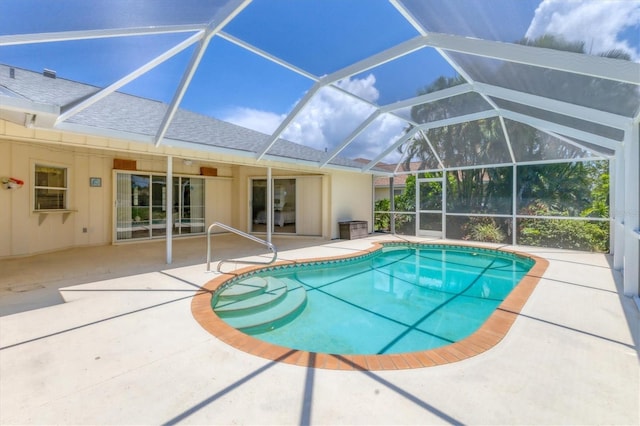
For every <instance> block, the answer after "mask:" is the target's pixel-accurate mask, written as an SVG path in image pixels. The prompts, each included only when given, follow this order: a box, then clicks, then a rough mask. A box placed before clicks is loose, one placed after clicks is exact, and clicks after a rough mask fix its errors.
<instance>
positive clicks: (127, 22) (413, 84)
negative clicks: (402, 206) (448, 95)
mask: <svg viewBox="0 0 640 426" xmlns="http://www.w3.org/2000/svg"><path fill="white" fill-rule="evenodd" d="M405 3H406V4H407V5H408V7H409V8H410V10H411V11H412V13H413V14H414V15H415V16H417V17H418V18H419V19H421V20H422V22H424V24H425V26H427V29H428V30H430V31H434V32H452V33H455V34H458V35H464V36H472V37H479V38H485V39H490V40H498V41H506V42H512V41H515V40H518V39H520V38H522V37H524V36H529V37H537V36H540V35H542V34H545V33H553V34H557V35H561V36H563V37H564V38H567V39H569V40H576V41H584V42H585V45H587V46H589V48H590V49H591V50H592V52H593V53H598V52H600V51H605V50H609V49H614V48H618V49H622V50H625V51H627V52H629V54H630V55H631V56H632V58H633V60H635V61H639V60H640V41H639V37H640V1H636V0H619V1H615V0H589V1H578V0H576V1H574V0H542V1H541V0H428V1H427V0H407V1H406V2H405ZM219 4H220V3H219V2H211V1H204V0H180V1H177V0H153V1H151V0H148V1H128V0H91V1H86V0H58V1H48V0H0V10H1V11H2V13H0V35H7V34H21V33H39V32H53V31H64V30H83V29H92V28H115V27H119V26H145V25H166V24H185V23H189V22H207V21H208V19H209V17H211V16H213V15H214V13H215V12H216V11H217V7H218V6H219ZM224 31H225V32H227V33H229V34H231V35H233V36H235V37H238V38H241V39H243V40H245V41H247V42H248V43H250V44H253V45H254V46H256V47H258V48H260V49H263V50H266V51H269V52H270V53H272V54H273V55H275V56H277V57H279V58H281V59H283V60H285V61H288V62H290V63H292V64H294V65H296V66H298V67H300V68H302V69H304V70H306V71H308V72H310V73H312V74H314V75H317V76H322V75H325V74H329V73H332V72H335V71H337V70H339V69H341V68H343V67H345V66H347V65H349V64H352V63H354V62H357V61H358V60H361V59H364V58H366V57H368V56H369V55H372V54H374V53H377V52H380V51H382V50H385V49H387V48H390V47H392V46H394V45H397V44H399V43H401V42H403V41H406V40H408V39H411V38H413V37H415V36H417V35H418V32H417V31H416V30H415V29H414V28H413V27H412V26H411V25H410V24H409V23H407V21H406V20H405V19H404V18H403V17H402V15H401V14H400V13H399V12H398V11H397V10H396V9H395V8H394V7H393V5H392V4H390V3H389V2H388V1H387V0H254V1H253V2H252V3H251V4H250V5H249V6H248V7H247V8H246V9H245V10H244V11H243V12H241V14H240V15H239V16H238V17H237V18H236V19H235V20H234V21H232V22H231V23H230V24H229V25H227V27H226V28H225V29H224ZM189 35H190V34H187V33H179V34H168V35H160V36H138V37H124V38H116V39H99V40H85V41H74V42H62V43H41V44H35V45H19V46H1V47H0V63H6V64H10V65H14V66H17V67H21V68H27V69H31V70H35V71H42V69H44V68H49V69H54V70H56V71H57V73H58V76H59V77H61V78H67V79H71V80H77V81H82V82H86V83H89V84H94V85H96V86H105V85H108V84H110V83H112V82H114V81H117V80H118V79H120V78H122V77H123V76H125V75H126V74H127V73H129V72H131V71H133V70H134V69H136V68H137V67H139V66H141V65H143V64H144V63H145V62H147V61H149V60H151V59H152V58H154V57H155V56H157V55H159V54H160V53H162V52H163V51H164V50H165V49H168V48H170V47H171V46H174V45H176V44H177V43H179V42H181V41H182V40H184V39H185V38H187V37H188V36H189ZM192 51H193V48H190V49H187V50H186V51H184V52H182V53H180V54H178V55H176V56H175V57H173V58H171V59H170V60H168V61H166V62H165V63H163V64H162V65H160V66H158V67H157V68H156V69H154V70H152V71H151V72H149V73H147V74H146V75H144V76H142V77H140V78H138V79H137V80H135V81H134V82H132V83H130V84H129V85H127V86H125V87H124V88H123V89H122V90H123V91H126V92H129V93H132V94H136V95H139V96H144V97H149V98H153V99H157V100H160V101H163V102H169V101H170V100H171V97H172V95H173V91H174V90H175V87H176V86H177V84H178V82H179V80H180V77H181V74H182V72H183V70H184V69H185V67H186V65H187V63H188V62H189V59H190V56H191V53H192ZM441 75H445V76H455V75H456V72H455V71H454V69H453V68H452V67H451V66H450V65H449V64H448V63H447V62H446V60H444V59H443V58H442V57H441V56H440V55H439V54H438V53H437V52H436V51H435V50H433V49H428V48H425V49H422V50H420V51H418V52H414V53H412V54H410V55H407V56H405V57H403V58H400V59H398V60H396V61H393V62H390V63H387V64H384V65H382V66H380V67H377V68H375V69H372V70H368V71H366V72H363V73H361V74H358V75H355V76H352V77H350V78H349V79H346V80H344V81H342V82H340V87H341V88H343V89H344V90H347V91H350V92H352V93H355V94H357V95H359V96H361V97H363V98H365V99H367V100H368V101H370V102H374V103H377V104H380V105H383V104H387V103H391V102H395V101H398V100H402V99H407V98H410V97H413V96H415V95H417V94H418V92H419V91H420V90H421V89H423V88H424V87H425V86H427V85H428V84H429V83H431V82H432V81H433V80H435V78H437V77H438V76H441ZM312 85H313V81H311V80H309V79H308V78H306V77H303V76H300V75H298V74H296V73H293V72H291V71H290V70H287V69H285V68H282V67H280V66H279V65H276V64H274V63H272V62H270V61H268V60H266V59H264V58H261V57H259V56H256V55H254V54H252V53H250V52H248V51H246V50H244V49H241V48H239V47H238V46H236V45H233V44H232V43H230V42H228V41H226V40H224V39H222V38H218V37H216V38H214V39H213V40H212V42H211V44H210V46H209V49H208V51H207V53H206V54H205V56H204V58H203V60H202V63H201V65H200V68H199V70H198V72H197V73H196V75H195V77H194V79H193V82H192V85H191V87H190V89H189V91H188V92H187V94H186V95H185V98H184V100H183V102H182V105H181V106H182V107H183V108H186V109H189V110H193V111H196V112H201V113H203V114H208V115H212V116H214V117H216V118H220V119H224V120H228V121H231V122H234V123H237V124H240V125H243V126H246V127H250V128H254V129H256V130H259V131H262V132H265V133H270V132H273V130H275V128H276V127H277V126H278V125H279V123H280V122H281V121H282V120H283V119H284V117H286V115H287V113H288V112H289V111H290V110H291V109H292V108H293V107H294V105H295V104H296V103H297V101H298V100H300V99H301V98H302V97H303V96H304V93H305V92H306V91H307V90H308V89H309V88H310V87H311V86H312ZM370 111H371V109H370V107H369V106H367V105H366V104H363V103H358V102H354V101H353V100H352V99H351V98H349V97H346V96H344V95H342V94H340V93H337V92H336V91H331V90H324V91H321V92H320V93H319V95H318V96H317V97H316V98H315V99H314V100H313V101H312V102H311V103H310V104H309V105H308V106H307V108H305V110H304V111H303V112H302V113H301V114H300V116H299V117H298V118H297V119H296V121H295V122H294V123H293V124H292V126H291V127H290V129H287V131H286V132H285V134H284V136H285V137H287V138H289V139H291V140H294V141H299V142H304V143H305V144H307V145H311V146H313V147H316V148H318V149H324V148H328V149H331V148H332V147H333V146H335V145H336V144H337V143H339V142H340V140H341V139H342V138H344V137H345V136H346V135H347V134H349V133H350V132H351V130H353V128H355V127H356V126H357V125H358V124H359V122H360V121H361V120H362V119H364V118H366V116H367V115H368V114H369V113H370ZM404 127H406V124H405V123H401V122H398V121H397V120H395V119H393V118H389V119H388V120H387V121H386V122H385V121H384V120H379V121H377V122H376V123H374V126H373V129H371V130H370V131H368V132H367V134H365V135H362V137H361V138H360V139H362V140H360V139H359V140H358V141H356V143H355V144H354V147H353V148H352V149H351V152H349V155H350V156H367V155H369V153H368V152H367V150H366V146H367V143H369V142H371V141H367V138H374V139H375V141H376V143H377V144H378V145H379V144H381V143H383V144H389V143H392V142H393V138H394V137H396V136H397V135H398V134H400V133H401V132H402V129H403V128H404ZM381 141H382V142H381Z"/></svg>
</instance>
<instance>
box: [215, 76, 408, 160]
mask: <svg viewBox="0 0 640 426" xmlns="http://www.w3.org/2000/svg"><path fill="white" fill-rule="evenodd" d="M375 83H376V79H375V76H374V75H373V74H369V75H367V76H366V77H364V78H346V79H343V80H341V81H339V82H337V83H336V86H338V87H339V88H341V89H343V90H345V91H348V92H350V93H353V94H355V95H357V96H360V97H361V98H363V99H367V100H368V101H370V102H375V101H376V100H377V99H378V97H379V96H380V93H379V91H378V89H376V87H375ZM373 111H374V108H373V107H372V106H370V105H368V104H366V103H364V102H361V101H358V100H356V99H354V98H353V97H351V96H348V95H346V94H344V93H342V92H340V91H339V90H336V89H335V88H331V87H326V88H323V89H321V90H319V91H318V93H316V95H315V96H314V97H313V98H312V99H311V101H310V102H309V103H308V104H307V105H306V106H305V107H304V108H303V109H302V111H301V112H300V113H299V114H298V116H297V117H296V118H295V119H294V120H293V122H292V123H291V124H290V125H289V126H288V127H287V129H286V130H285V131H284V133H283V134H282V138H284V139H288V140H290V141H293V142H297V143H301V144H303V145H306V146H309V147H312V148H315V149H318V150H325V149H327V150H328V151H331V150H332V149H333V148H335V147H336V146H337V145H339V144H340V143H341V142H342V141H343V140H344V139H345V138H346V137H348V136H349V134H351V132H352V131H353V130H354V129H355V128H357V127H358V126H359V125H360V124H361V123H362V122H363V121H364V120H365V119H366V118H367V117H368V116H369V115H370V114H371V113H372V112H373ZM285 117H286V116H285V115H279V114H275V113H272V112H268V111H260V110H256V109H251V108H234V109H233V110H231V111H228V112H227V114H225V115H224V116H223V117H221V118H222V119H223V120H225V121H229V122H231V123H234V124H237V125H239V126H243V127H247V128H250V129H253V130H257V131H259V132H262V133H267V134H272V133H273V132H274V131H275V130H276V129H277V128H278V126H279V125H280V123H281V122H282V120H284V119H285ZM405 126H406V124H405V123H404V122H402V121H401V120H398V119H395V118H394V117H390V116H388V115H384V116H383V117H381V118H379V119H378V120H375V121H374V122H373V123H372V124H371V125H370V126H369V128H367V130H366V132H364V133H363V134H361V135H359V136H358V137H357V138H356V139H355V140H354V142H353V143H352V144H351V145H349V146H348V147H347V149H345V150H344V151H343V152H342V153H341V155H343V156H347V157H349V158H356V157H364V158H373V157H374V156H375V155H377V154H378V153H379V152H380V151H381V150H382V149H383V148H384V147H385V146H387V145H388V144H389V143H390V142H389V141H393V140H394V139H395V138H396V137H397V135H398V134H401V132H402V129H403V128H404V127H405Z"/></svg>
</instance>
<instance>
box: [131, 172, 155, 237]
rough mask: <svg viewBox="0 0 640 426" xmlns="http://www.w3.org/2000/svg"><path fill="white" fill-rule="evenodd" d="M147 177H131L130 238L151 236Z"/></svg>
mask: <svg viewBox="0 0 640 426" xmlns="http://www.w3.org/2000/svg"><path fill="white" fill-rule="evenodd" d="M149 180H150V179H149V176H148V175H131V238H149V237H150V236H151V222H150V218H151V215H150V214H149V213H150V212H149V207H150V204H149V201H150V194H149Z"/></svg>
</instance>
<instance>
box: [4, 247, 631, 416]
mask: <svg viewBox="0 0 640 426" xmlns="http://www.w3.org/2000/svg"><path fill="white" fill-rule="evenodd" d="M400 238H401V237H398V236H395V237H394V236H386V235H385V236H371V237H369V238H365V239H359V240H352V241H344V240H336V241H324V240H321V239H314V238H309V239H305V238H286V237H279V238H278V237H276V238H274V244H275V245H276V246H277V247H278V250H279V258H280V259H291V260H293V259H305V258H317V257H324V256H335V255H342V254H345V253H349V252H355V251H358V250H362V249H366V248H368V247H369V246H370V244H371V242H372V241H376V240H391V239H400ZM410 239H411V240H412V241H414V240H418V239H417V238H410ZM517 249H518V250H520V251H525V252H529V253H532V254H535V255H537V256H540V257H543V258H546V259H547V260H549V262H550V264H549V267H548V268H547V270H546V272H545V273H544V275H543V277H542V279H541V280H540V282H539V284H538V286H537V288H536V289H535V290H534V292H533V294H532V295H531V297H530V298H529V301H528V302H527V303H526V305H525V306H524V309H523V310H522V312H521V313H520V315H519V317H518V319H517V320H516V322H515V323H514V325H513V327H512V328H511V330H510V332H509V333H508V334H507V336H506V337H505V338H504V339H503V340H502V341H501V342H500V343H499V344H498V345H497V346H496V347H494V348H493V349H491V350H489V351H487V352H485V353H483V354H480V355H477V356H475V357H472V358H470V359H467V360H465V361H460V362H457V363H452V364H448V365H443V366H438V367H430V368H421V369H412V370H400V371H382V372H369V371H331V370H323V369H314V368H305V367H298V366H294V365H289V364H284V363H280V362H277V361H269V360H265V359H262V358H258V357H255V356H253V355H249V354H246V353H244V352H242V351H239V350H237V349H235V348H233V347H230V346H228V345H226V344H225V343H223V342H221V341H219V340H218V339H217V338H215V337H214V336H212V335H210V334H209V333H208V332H206V331H205V330H204V329H203V328H202V327H201V326H200V325H199V324H198V323H197V322H196V321H195V320H194V318H193V317H192V314H191V309H190V305H191V299H192V296H193V295H194V294H195V292H196V291H198V289H199V288H200V286H202V285H204V284H205V283H206V282H208V281H209V280H211V279H212V278H214V277H215V276H216V274H212V273H206V272H205V265H204V263H205V256H206V240H205V239H204V238H190V239H183V240H176V241H175V242H174V250H173V253H174V263H173V264H172V265H166V264H165V263H164V250H165V245H164V242H151V243H142V244H127V245H119V246H103V247H91V248H83V249H72V250H67V251H61V252H55V253H51V254H46V255H40V256H33V257H28V258H22V259H10V260H2V261H0V270H1V271H2V276H1V277H0V313H1V315H2V316H1V317H0V416H1V417H0V423H2V424H52V423H56V424H89V423H92V424H143V423H144V424H151V423H153V424H176V423H184V424H434V423H454V424H458V423H473V424H480V423H481V424H542V423H545V424H551V423H553V424H603V423H606V424H637V423H638V422H639V421H640V418H639V415H640V414H639V408H640V407H639V402H638V401H639V396H640V395H639V392H640V391H639V389H640V382H639V380H640V379H639V373H640V369H639V366H638V353H637V347H638V337H639V334H638V333H639V325H638V324H640V315H639V312H638V309H637V307H636V306H635V304H634V302H633V300H632V299H630V298H627V297H624V296H621V289H620V282H621V278H620V276H619V274H617V273H616V272H613V271H612V270H611V268H610V264H609V263H610V261H611V259H610V257H609V256H608V255H604V254H594V253H582V252H569V251H561V250H554V249H544V248H523V247H518V248H517ZM213 253H214V258H215V260H219V259H221V258H239V257H245V256H256V255H259V254H262V253H264V248H263V247H262V246H259V245H256V244H255V243H251V242H245V241H243V240H242V239H240V238H238V237H235V236H232V235H218V236H215V237H214V252H213ZM269 257H270V256H268V255H265V258H269ZM125 260H126V262H125ZM233 266H234V265H233V264H228V265H226V266H225V267H224V270H228V269H232V268H233ZM240 266H242V265H240ZM296 352H297V351H295V350H292V351H291V353H287V354H285V355H283V356H284V357H293V356H296Z"/></svg>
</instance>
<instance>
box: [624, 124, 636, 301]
mask: <svg viewBox="0 0 640 426" xmlns="http://www.w3.org/2000/svg"><path fill="white" fill-rule="evenodd" d="M638 127H639V125H638V123H636V124H634V125H633V127H632V128H631V129H630V130H628V131H626V132H625V138H624V160H625V186H626V188H625V194H624V196H625V220H624V228H625V233H624V294H625V295H626V296H634V297H638V295H639V293H640V171H639V170H638V169H639V168H640V131H639V129H638Z"/></svg>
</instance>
